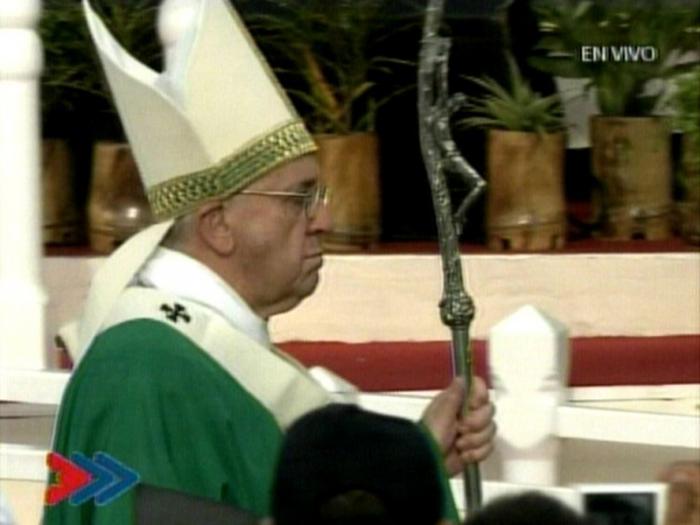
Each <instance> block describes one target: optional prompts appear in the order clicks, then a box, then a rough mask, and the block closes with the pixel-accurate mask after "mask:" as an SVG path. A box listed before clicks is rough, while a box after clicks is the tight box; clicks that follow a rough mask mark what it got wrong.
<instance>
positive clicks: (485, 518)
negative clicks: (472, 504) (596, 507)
mask: <svg viewBox="0 0 700 525" xmlns="http://www.w3.org/2000/svg"><path fill="white" fill-rule="evenodd" d="M465 525H590V522H589V521H588V520H586V519H585V518H584V517H582V516H581V515H580V514H577V513H576V512H574V511H573V510H572V509H570V508H569V507H567V506H566V505H564V504H563V503H562V502H560V501H559V500H557V499H554V498H552V497H549V496H546V495H544V494H542V493H541V492H535V491H532V492H525V493H522V494H517V495H513V496H502V497H500V498H497V499H494V500H492V501H490V502H489V503H488V504H487V505H486V506H484V508H482V509H481V510H480V511H478V512H477V513H475V514H474V515H473V516H470V518H469V519H468V520H467V521H466V522H465Z"/></svg>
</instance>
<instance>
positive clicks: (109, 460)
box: [94, 452, 139, 505]
mask: <svg viewBox="0 0 700 525" xmlns="http://www.w3.org/2000/svg"><path fill="white" fill-rule="evenodd" d="M94 457H95V462H96V463H98V464H99V465H101V466H103V467H105V468H106V469H108V470H110V471H111V472H112V473H113V474H114V475H115V477H116V479H117V480H116V482H115V483H112V484H111V485H110V486H108V487H107V488H106V489H105V490H103V491H101V492H99V493H97V495H96V496H95V504H96V505H106V504H107V503H109V502H110V501H112V500H114V499H117V498H118V497H119V496H121V495H122V494H123V493H124V492H126V491H127V490H129V489H130V488H131V487H133V486H134V485H136V484H137V483H138V482H139V475H138V473H136V472H135V471H133V470H131V469H130V468H129V467H127V466H126V465H124V464H123V463H120V462H119V461H117V460H116V459H114V458H113V457H112V456H110V455H109V454H105V453H104V452H98V453H97V454H95V456H94Z"/></svg>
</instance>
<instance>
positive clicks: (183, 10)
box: [158, 0, 200, 70]
mask: <svg viewBox="0 0 700 525" xmlns="http://www.w3.org/2000/svg"><path fill="white" fill-rule="evenodd" d="M199 2H200V0H163V1H162V2H161V4H160V7H159V8H158V36H159V38H160V42H161V44H162V45H163V52H164V57H165V69H166V70H168V69H170V67H171V66H172V63H173V53H175V44H176V43H177V41H178V40H179V39H180V37H181V36H182V34H183V33H184V32H185V29H187V28H188V27H189V26H190V25H191V24H193V23H194V17H195V15H196V14H197V8H198V6H199Z"/></svg>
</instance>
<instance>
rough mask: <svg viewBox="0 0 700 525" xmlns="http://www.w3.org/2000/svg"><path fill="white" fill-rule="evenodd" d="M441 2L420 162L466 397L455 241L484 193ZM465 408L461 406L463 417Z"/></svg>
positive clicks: (437, 0) (464, 323)
mask: <svg viewBox="0 0 700 525" xmlns="http://www.w3.org/2000/svg"><path fill="white" fill-rule="evenodd" d="M443 8H444V0H428V7H427V11H426V16H425V24H424V26H423V39H422V42H421V49H420V62H419V67H418V116H419V120H420V122H419V127H420V144H421V151H422V154H423V161H424V163H425V167H426V170H427V172H428V178H429V180H430V189H431V192H432V196H433V207H434V208H435V218H436V221H437V231H438V239H439V243H440V255H441V258H442V271H443V292H442V298H441V299H440V317H441V319H442V322H443V324H445V325H446V326H448V327H449V328H450V331H451V332H452V362H453V370H454V374H455V376H462V377H464V378H465V381H466V386H467V392H470V390H471V385H472V352H471V346H470V344H469V326H470V324H471V322H472V319H473V318H474V303H473V301H472V298H471V297H470V296H469V294H467V292H466V290H465V289H464V281H463V279H462V265H461V260H460V253H459V244H458V236H459V234H460V232H461V231H462V226H463V224H464V222H465V219H466V214H467V211H468V210H469V208H470V207H471V206H472V205H473V203H474V201H475V200H476V199H477V198H478V197H479V195H480V194H481V193H482V192H483V190H484V188H485V186H486V183H485V182H484V180H483V179H482V178H481V177H480V176H479V174H478V173H477V172H476V171H475V170H474V168H472V167H471V166H470V165H469V163H468V162H467V161H466V160H465V159H464V157H462V156H461V154H460V153H459V151H458V150H457V147H456V145H455V143H454V141H453V140H452V133H451V132H450V116H451V114H452V113H454V112H455V111H456V110H457V109H458V108H459V107H460V106H461V105H462V104H463V102H464V100H465V97H464V95H462V94H456V95H452V96H449V95H448V89H447V88H448V86H447V71H448V70H447V67H448V63H447V61H448V57H449V49H450V40H449V39H448V38H445V37H441V36H439V35H438V31H439V28H440V22H441V20H442V14H443ZM446 172H453V173H457V174H458V175H460V176H461V177H462V178H463V179H464V181H465V182H466V184H467V185H468V187H469V188H470V192H469V193H468V195H467V196H466V198H465V199H464V201H463V202H462V203H461V205H460V206H459V208H458V210H457V213H456V214H454V215H453V212H452V203H451V201H450V194H449V192H448V188H447V182H446V180H445V173H446ZM468 410H469V404H468V403H464V408H463V414H464V415H465V416H466V414H467V412H468ZM464 491H465V499H466V502H467V511H468V512H469V513H470V514H471V513H472V512H474V511H475V510H476V509H478V508H479V507H480V506H481V479H480V475H479V466H478V465H477V464H470V465H467V466H466V468H465V470H464Z"/></svg>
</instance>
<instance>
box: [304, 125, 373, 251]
mask: <svg viewBox="0 0 700 525" xmlns="http://www.w3.org/2000/svg"><path fill="white" fill-rule="evenodd" d="M315 139H316V143H317V144H318V147H319V151H318V156H319V163H320V166H321V178H322V179H323V180H324V182H325V183H326V185H327V186H328V188H329V189H330V192H331V202H330V211H331V215H332V217H333V230H332V231H331V232H330V233H328V234H327V235H325V236H324V241H323V244H324V248H325V249H327V250H329V251H357V250H363V249H367V248H369V247H371V246H372V245H373V244H376V243H377V241H378V240H379V234H380V201H379V153H378V151H379V148H378V139H377V136H376V134H374V133H352V134H349V135H316V136H315Z"/></svg>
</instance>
